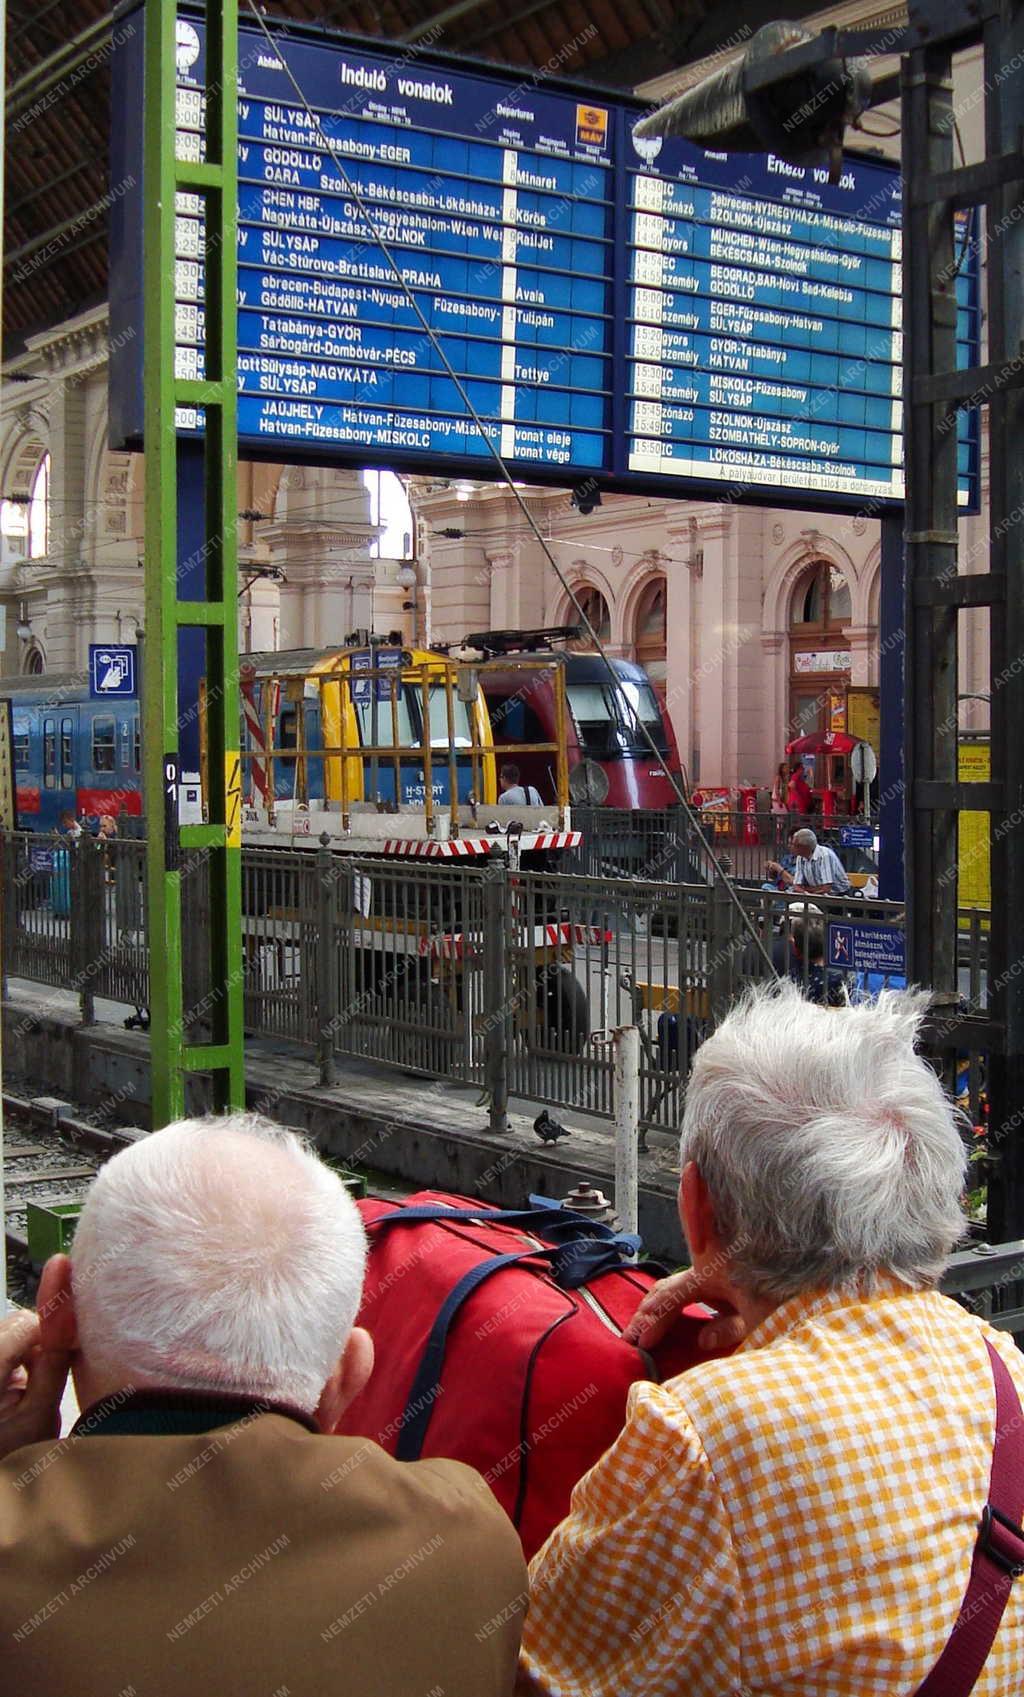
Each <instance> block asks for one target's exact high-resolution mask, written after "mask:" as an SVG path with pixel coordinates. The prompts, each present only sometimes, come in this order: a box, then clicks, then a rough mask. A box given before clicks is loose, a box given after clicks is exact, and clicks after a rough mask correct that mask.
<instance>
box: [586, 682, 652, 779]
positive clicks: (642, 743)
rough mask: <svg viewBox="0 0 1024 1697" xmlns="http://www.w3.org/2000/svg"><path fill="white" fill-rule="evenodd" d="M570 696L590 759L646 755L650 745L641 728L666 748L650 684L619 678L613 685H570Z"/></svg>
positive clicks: (609, 683)
mask: <svg viewBox="0 0 1024 1697" xmlns="http://www.w3.org/2000/svg"><path fill="white" fill-rule="evenodd" d="M567 693H568V697H569V708H570V711H571V712H572V716H573V718H574V719H575V721H576V728H577V731H578V732H579V738H580V744H581V746H582V748H583V751H584V753H585V754H587V755H590V756H591V758H593V759H598V760H601V759H605V760H606V759H607V758H608V757H609V756H610V755H615V754H637V753H645V752H647V751H648V749H649V746H650V745H649V744H648V742H647V738H646V737H645V736H644V732H643V729H641V726H643V727H644V728H646V730H647V731H648V733H649V734H650V736H651V737H652V738H653V740H654V743H655V745H656V747H658V748H660V749H664V747H665V728H664V726H663V724H662V721H661V709H660V707H659V706H658V700H657V697H656V695H655V693H654V691H653V690H652V689H651V687H650V685H649V684H646V683H637V682H634V681H633V680H632V679H628V678H616V680H615V682H614V684H613V683H612V682H611V680H610V679H609V681H608V682H607V683H599V684H598V683H570V684H569V686H568V691H567ZM638 720H639V722H640V723H639V724H638V723H637V721H638Z"/></svg>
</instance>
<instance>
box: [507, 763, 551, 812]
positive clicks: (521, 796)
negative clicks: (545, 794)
mask: <svg viewBox="0 0 1024 1697" xmlns="http://www.w3.org/2000/svg"><path fill="white" fill-rule="evenodd" d="M498 800H499V801H500V802H503V803H504V805H505V806H506V807H543V806H544V803H543V802H542V801H541V799H540V791H539V790H536V789H535V788H534V786H533V785H532V784H525V785H524V784H521V783H520V782H519V767H518V766H516V765H515V764H514V762H512V761H510V760H509V761H506V762H505V764H504V766H502V768H501V772H500V773H499V775H498Z"/></svg>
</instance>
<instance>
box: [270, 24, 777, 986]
mask: <svg viewBox="0 0 1024 1697" xmlns="http://www.w3.org/2000/svg"><path fill="white" fill-rule="evenodd" d="M248 7H249V11H250V12H251V14H252V17H253V19H254V21H255V23H256V26H257V28H258V29H259V30H260V32H261V34H262V35H263V36H264V38H265V40H266V42H267V46H268V48H269V49H270V51H271V52H272V53H273V54H274V56H275V58H278V59H279V60H280V63H281V65H282V66H283V68H284V72H285V75H286V77H287V78H288V81H289V82H290V84H291V86H292V88H293V89H294V91H295V95H296V98H297V99H298V101H299V103H300V105H301V107H302V109H303V111H304V112H305V114H306V116H307V118H308V119H309V121H310V125H311V126H312V129H313V130H314V131H315V133H316V134H317V136H318V137H319V143H318V145H319V146H321V148H322V151H323V152H324V153H325V154H326V155H327V156H328V158H329V159H330V161H331V163H332V165H333V166H334V169H335V170H336V171H337V173H338V177H339V180H340V182H341V184H342V187H343V188H344V190H345V193H346V194H347V195H348V196H349V198H350V199H351V200H352V202H353V204H354V205H355V206H356V207H357V209H358V211H359V215H360V217H361V218H362V220H363V222H364V224H365V225H366V227H367V230H368V232H369V234H370V236H371V237H372V239H373V241H374V242H375V243H376V245H377V247H378V248H379V250H380V253H381V254H382V256H383V258H384V260H385V263H386V264H387V266H388V269H389V270H390V271H391V273H392V275H393V277H394V279H395V282H396V284H397V285H398V287H399V288H400V289H401V291H402V293H403V295H404V296H405V299H406V301H407V303H408V305H409V306H410V307H411V308H412V311H413V313H414V314H415V316H416V318H417V320H418V322H419V324H420V327H421V328H422V330H423V332H424V334H425V335H426V337H427V339H428V341H429V342H430V344H431V346H432V348H433V350H434V352H435V354H436V355H437V357H438V359H439V360H440V361H441V364H442V365H443V367H444V369H445V372H446V374H447V375H448V377H449V378H450V379H451V381H452V382H453V384H454V385H455V388H456V391H457V393H458V395H459V398H460V399H461V401H462V404H463V406H464V407H465V409H466V412H467V413H468V414H469V416H470V418H471V419H472V421H473V423H474V425H475V426H476V428H477V430H478V431H479V433H480V436H481V439H482V441H483V443H484V445H485V447H486V448H487V451H488V452H489V454H490V455H491V458H492V459H493V460H494V463H495V465H496V466H497V468H498V472H499V474H500V476H501V478H502V479H503V481H504V483H505V484H506V486H507V488H508V490H509V491H510V493H511V495H512V497H513V499H514V500H515V502H516V504H517V506H518V507H519V509H520V512H521V513H522V515H523V518H524V519H525V520H526V523H527V525H528V527H529V529H530V532H531V533H532V535H533V537H534V539H535V541H536V542H537V543H538V544H539V545H540V548H541V551H542V553H543V554H544V556H545V558H546V559H547V562H548V564H549V566H550V567H551V570H552V571H553V572H554V574H555V577H556V578H557V579H558V582H559V584H560V585H561V588H562V590H563V593H564V594H565V595H566V596H567V597H568V599H569V601H570V602H571V604H572V606H573V607H574V608H575V609H576V612H577V614H578V616H579V619H580V622H581V624H582V625H583V627H584V629H585V630H586V632H587V634H588V636H589V637H590V640H591V642H592V643H593V645H594V648H595V651H596V652H597V654H598V656H599V657H600V659H601V661H602V663H603V665H604V666H605V668H606V670H607V672H608V676H609V678H610V679H611V680H612V682H613V683H614V682H615V681H616V678H615V672H614V670H613V668H612V664H611V661H610V659H609V657H608V655H607V653H606V652H605V648H604V645H603V643H602V642H601V639H600V637H599V636H598V633H597V631H596V630H595V629H594V627H593V625H592V624H591V622H590V619H589V618H588V617H587V613H586V611H585V609H584V608H583V606H582V605H581V604H580V602H579V600H578V599H577V596H576V594H575V592H574V590H573V589H572V586H571V585H570V583H569V581H568V579H567V578H566V576H565V574H564V573H563V571H562V569H561V567H560V566H559V564H558V561H557V560H556V559H555V557H554V555H553V553H552V552H551V549H550V547H549V546H548V542H547V539H546V538H545V537H544V536H543V534H542V532H541V530H540V527H539V525H538V524H537V522H536V520H535V519H534V516H533V514H532V513H531V512H530V509H529V507H528V506H527V504H526V502H525V501H524V499H523V496H522V492H521V491H520V490H519V489H517V488H516V480H515V479H514V478H513V476H512V473H511V471H510V470H509V468H508V466H507V464H506V462H505V459H504V457H503V455H502V452H501V449H500V447H498V445H497V444H496V443H495V442H494V441H493V439H492V437H491V435H490V433H489V432H488V431H487V429H486V427H485V425H484V421H483V419H482V418H481V416H480V414H479V412H478V411H477V409H476V407H475V406H474V404H473V402H472V400H471V399H470V396H469V393H468V391H467V389H466V386H465V384H464V382H463V381H462V379H461V378H460V377H459V375H458V373H457V372H456V371H455V369H454V367H453V365H452V363H451V361H450V360H449V358H448V355H447V353H446V352H445V350H444V348H443V347H442V346H441V342H440V338H439V337H438V335H437V333H436V331H435V330H434V328H433V326H432V325H431V324H430V323H429V322H428V320H427V317H426V314H425V313H424V312H423V309H422V307H421V306H420V303H419V301H418V300H417V298H416V296H415V295H414V294H413V291H412V289H411V288H410V287H409V285H408V284H407V283H406V280H405V278H404V277H403V275H402V271H401V267H400V266H399V264H398V261H397V260H396V259H395V257H394V254H393V253H392V251H391V248H390V246H389V245H388V243H387V242H386V241H385V239H384V237H383V235H382V234H381V232H380V231H379V230H378V228H377V225H376V223H375V221H374V219H373V217H372V215H371V212H370V210H369V208H368V206H367V204H366V201H365V200H364V198H363V194H362V190H361V189H360V188H358V187H357V186H356V184H355V183H353V181H352V179H351V177H350V176H349V174H348V172H347V170H346V169H345V166H344V163H343V162H342V159H341V157H340V156H339V154H338V152H337V150H336V148H335V146H334V144H333V142H332V141H331V139H330V138H329V137H328V136H327V135H326V134H325V133H324V130H323V128H322V126H321V123H320V117H319V114H318V113H316V112H315V111H314V109H313V107H312V106H311V104H310V102H309V101H308V100H307V98H306V95H305V92H304V91H303V89H302V88H301V86H300V84H299V82H298V80H297V78H296V76H295V73H294V71H293V70H292V67H291V65H290V63H289V61H288V59H287V58H286V57H281V55H280V54H279V53H278V49H277V46H276V45H275V42H274V37H273V36H272V34H271V32H270V30H269V29H268V27H267V24H266V21H265V19H264V18H263V17H262V16H261V15H260V12H259V11H258V9H257V7H256V4H255V0H248ZM627 706H628V707H629V711H630V712H631V713H632V714H633V719H634V725H635V728H636V730H637V731H638V732H639V733H640V736H641V739H642V741H643V742H644V743H646V745H647V747H648V749H649V750H650V753H651V755H652V756H653V758H654V759H655V760H656V761H657V763H658V765H659V766H660V768H661V770H662V772H663V773H664V775H665V777H666V778H667V779H668V781H669V783H670V784H671V786H672V789H673V791H674V793H675V796H676V799H677V801H678V802H679V804H680V806H681V807H682V808H683V810H684V813H685V816H686V818H687V821H688V823H689V825H690V828H691V829H692V831H693V832H694V835H695V836H696V839H697V841H698V842H699V844H700V846H701V849H702V850H703V852H704V854H705V856H706V858H707V861H708V863H709V864H710V866H711V868H712V871H713V874H714V876H715V877H716V878H718V879H720V880H721V883H722V886H723V888H724V889H725V891H726V892H727V895H728V898H729V901H730V902H731V904H732V906H733V908H734V909H735V911H736V913H737V914H738V916H739V919H740V923H741V925H742V927H743V929H744V930H745V931H746V932H747V934H748V936H749V938H750V940H751V942H752V943H753V945H754V947H755V948H756V949H757V951H758V952H759V953H760V955H761V957H762V959H763V961H764V962H765V964H766V965H767V967H768V968H769V970H770V971H771V972H772V974H773V975H774V976H778V974H777V972H776V969H775V966H774V963H773V961H772V958H771V954H770V952H769V950H768V949H767V948H766V947H765V945H764V942H763V940H762V938H761V936H760V935H759V933H758V930H757V927H756V926H755V924H754V922H753V920H752V919H751V917H750V915H749V914H748V913H747V912H746V910H745V908H744V906H743V904H742V902H741V901H740V899H739V896H738V895H737V893H736V890H735V888H734V886H733V882H732V879H731V878H730V877H729V875H728V873H727V872H726V871H725V868H724V867H723V866H722V864H721V862H720V861H719V859H718V856H717V855H716V854H715V852H714V849H713V848H712V847H711V843H710V841H709V839H708V838H707V837H706V836H705V834H704V831H703V829H702V827H701V823H700V821H699V818H698V816H697V814H696V813H695V811H694V809H693V808H692V807H691V806H690V803H689V801H688V799H687V797H686V794H685V791H684V790H683V788H682V785H681V784H680V783H679V781H678V779H677V778H676V775H675V773H674V772H672V771H671V769H670V768H669V765H668V762H667V760H666V759H665V757H664V755H663V754H662V752H661V750H660V749H659V747H658V745H657V743H656V742H655V740H654V738H653V736H652V735H651V733H650V731H649V730H648V728H647V726H646V724H645V723H644V722H643V720H642V719H641V718H640V716H639V713H637V712H636V711H635V710H634V709H633V708H632V706H631V705H630V704H629V703H628V702H627Z"/></svg>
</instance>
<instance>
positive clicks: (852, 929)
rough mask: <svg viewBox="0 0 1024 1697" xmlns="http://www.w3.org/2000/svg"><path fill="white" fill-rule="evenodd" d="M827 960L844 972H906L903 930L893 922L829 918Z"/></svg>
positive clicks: (902, 973)
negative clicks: (879, 922)
mask: <svg viewBox="0 0 1024 1697" xmlns="http://www.w3.org/2000/svg"><path fill="white" fill-rule="evenodd" d="M828 964H829V966H838V967H840V968H842V969H843V970H845V971H847V972H884V973H897V974H901V975H905V974H906V970H907V939H906V933H905V932H904V931H901V930H900V929H899V927H898V926H895V925H871V924H862V923H860V922H859V921H858V922H856V923H847V922H845V921H833V922H832V923H830V925H829V928H828Z"/></svg>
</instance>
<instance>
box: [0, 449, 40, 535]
mask: <svg viewBox="0 0 1024 1697" xmlns="http://www.w3.org/2000/svg"><path fill="white" fill-rule="evenodd" d="M5 480H6V481H5V494H6V499H5V500H4V501H2V502H0V564H3V565H5V566H6V565H11V564H13V563H14V562H15V561H16V560H39V559H42V557H43V556H44V555H45V553H46V551H47V549H48V547H49V543H50V536H49V495H50V456H49V454H48V453H46V452H45V451H44V449H43V445H42V443H41V442H40V441H39V440H38V438H34V437H29V438H27V439H26V440H25V441H24V442H23V443H22V444H21V447H20V448H19V449H18V452H17V454H16V455H15V458H14V460H13V461H12V463H11V464H10V465H9V466H8V468H7V472H6V473H5Z"/></svg>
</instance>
